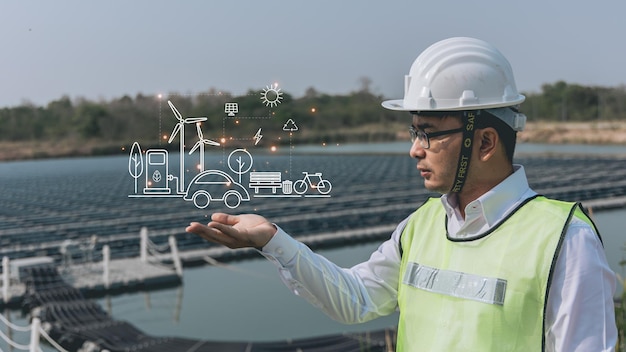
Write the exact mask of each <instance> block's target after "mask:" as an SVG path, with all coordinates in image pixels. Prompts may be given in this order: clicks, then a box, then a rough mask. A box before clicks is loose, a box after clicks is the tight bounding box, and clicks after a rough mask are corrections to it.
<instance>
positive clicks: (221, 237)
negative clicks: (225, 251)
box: [185, 222, 233, 246]
mask: <svg viewBox="0 0 626 352" xmlns="http://www.w3.org/2000/svg"><path fill="white" fill-rule="evenodd" d="M185 230H186V231H187V232H190V233H193V234H196V235H198V236H200V237H202V238H204V239H205V240H207V241H210V242H214V243H218V244H223V245H226V246H231V245H232V243H233V239H232V237H230V236H228V235H227V234H224V233H223V232H221V231H220V230H218V229H215V228H212V227H209V226H206V225H203V224H200V223H198V222H192V223H191V224H189V226H187V228H186V229H185Z"/></svg>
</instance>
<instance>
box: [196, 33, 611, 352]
mask: <svg viewBox="0 0 626 352" xmlns="http://www.w3.org/2000/svg"><path fill="white" fill-rule="evenodd" d="M524 99H525V98H524V96H523V95H520V94H519V93H518V92H517V88H516V86H515V82H514V79H513V74H512V70H511V67H510V65H509V63H508V61H507V60H506V58H505V57H504V56H503V55H502V54H501V53H500V52H499V51H498V50H497V49H495V48H494V47H493V46H491V45H490V44H488V43H486V42H483V41H480V40H477V39H473V38H450V39H447V40H443V41H440V42H438V43H435V44H434V45H432V46H430V47H429V48H427V49H426V50H425V51H424V52H423V53H422V54H421V55H420V56H419V57H418V58H417V59H416V60H415V62H414V63H413V65H412V67H411V70H410V73H409V75H407V76H406V78H405V95H404V99H402V100H393V101H386V102H384V103H383V106H384V107H386V108H388V109H393V110H404V111H409V112H411V114H412V116H413V124H412V126H411V129H410V132H411V137H412V140H413V146H412V148H411V150H410V155H411V156H412V157H414V158H415V159H417V169H418V170H419V173H420V175H421V176H422V177H423V178H424V185H425V187H426V188H427V189H429V190H432V191H437V192H440V193H442V194H443V195H442V197H441V198H436V199H435V198H431V199H429V200H428V201H427V202H426V203H424V204H423V205H422V206H421V207H419V208H418V209H417V210H416V211H415V212H414V213H413V214H411V215H410V216H409V217H408V218H407V219H405V220H404V221H403V222H401V223H400V224H399V225H398V227H397V229H396V230H395V231H394V233H393V234H392V235H391V238H390V239H389V240H388V241H386V242H384V243H383V244H382V245H381V246H380V247H379V248H378V250H377V251H376V252H374V253H373V254H372V256H371V257H370V259H369V260H368V261H366V262H364V263H361V264H358V265H356V266H354V267H352V268H350V269H342V268H338V267H337V266H335V265H334V264H333V263H331V262H329V261H328V260H326V259H325V258H323V257H321V256H318V255H316V254H314V253H313V252H312V251H311V250H310V249H308V248H307V247H306V246H305V245H303V244H302V243H299V242H297V241H295V240H294V239H292V238H291V237H289V235H287V234H286V233H285V232H284V231H282V230H281V229H280V228H279V227H277V226H275V225H273V224H271V223H270V222H268V221H267V220H266V219H264V218H263V217H261V216H258V215H239V216H233V215H227V214H214V215H213V216H212V218H211V220H212V221H211V222H210V223H209V224H208V226H204V225H201V224H199V223H192V224H191V225H190V226H189V227H188V228H187V231H189V232H193V233H196V234H198V235H200V236H202V237H203V238H205V239H207V240H209V241H213V242H216V243H221V244H224V245H226V246H228V247H231V248H237V247H254V248H257V249H259V250H260V251H261V253H262V254H263V255H264V256H266V257H267V258H268V259H270V260H271V261H273V262H274V263H275V264H276V265H277V266H278V268H279V273H280V275H281V276H282V278H283V280H284V282H285V283H286V284H287V285H288V286H289V287H290V288H292V290H293V291H294V292H295V293H296V294H298V295H300V296H302V297H304V298H306V299H307V300H308V301H309V302H311V303H312V304H314V305H316V306H318V307H320V309H322V310H323V311H324V312H325V313H326V314H328V315H329V316H331V317H332V318H334V319H336V320H338V321H342V322H345V323H357V322H363V321H367V320H370V319H374V318H376V317H379V316H383V315H387V314H390V313H392V312H394V311H395V310H396V309H399V311H400V321H399V324H398V340H397V349H398V350H399V351H540V350H543V351H611V350H613V349H614V346H615V343H616V334H617V333H616V328H615V318H614V308H613V293H614V290H615V275H614V274H613V272H612V271H611V270H610V269H609V267H608V264H607V262H606V258H605V255H604V251H603V248H602V244H601V241H600V237H599V235H598V232H597V229H596V228H595V226H594V225H593V223H592V222H591V220H589V218H588V217H587V216H586V215H585V213H584V212H583V211H582V208H581V207H580V205H578V204H574V203H565V202H559V201H554V200H549V199H546V198H545V197H541V196H538V195H537V194H536V193H535V192H534V191H533V190H531V189H530V188H529V186H528V182H527V179H526V175H525V172H524V168H523V167H522V166H521V165H514V164H513V163H512V159H513V152H514V149H515V138H516V132H517V131H520V130H522V129H523V128H524V125H525V121H526V117H525V116H524V115H523V114H521V113H519V112H518V110H517V107H518V105H519V104H520V103H521V102H523V101H524Z"/></svg>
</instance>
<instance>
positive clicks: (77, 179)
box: [0, 143, 626, 350]
mask: <svg viewBox="0 0 626 352" xmlns="http://www.w3.org/2000/svg"><path fill="white" fill-rule="evenodd" d="M554 149H555V147H553V146H542V145H523V144H522V145H520V148H519V152H520V158H522V162H523V163H524V164H525V165H527V171H528V173H529V180H530V181H531V185H533V187H535V185H536V186H537V187H540V188H542V189H545V190H546V193H547V194H549V192H551V191H553V190H554V191H555V192H556V193H555V194H556V195H559V196H561V195H565V196H566V197H567V195H571V196H572V197H580V199H585V197H593V196H594V195H593V194H591V195H587V193H580V190H576V191H575V192H574V193H567V192H569V191H570V190H567V192H565V191H566V190H562V189H561V188H559V187H556V186H554V185H552V184H548V183H546V182H544V181H543V180H544V179H545V178H547V177H548V176H551V175H546V174H551V173H552V174H553V173H555V172H556V173H557V174H558V175H557V176H558V178H559V179H563V180H567V182H566V183H568V184H571V183H573V184H576V185H584V187H582V188H581V189H582V190H586V189H595V188H597V189H601V187H600V186H601V185H598V186H597V187H596V185H595V184H594V182H596V183H599V184H601V183H603V182H604V180H606V179H607V178H610V176H611V175H612V174H615V173H616V171H611V170H622V169H625V168H626V165H625V164H624V163H625V161H624V160H623V159H621V158H617V159H614V160H613V159H607V160H604V161H602V162H597V163H596V162H594V161H593V160H591V161H585V162H583V163H579V164H582V165H577V163H576V162H574V163H572V162H571V161H572V160H574V161H576V160H579V159H569V157H566V158H565V159H556V160H552V159H550V160H549V162H548V163H549V164H546V161H542V160H539V161H536V160H535V159H524V158H525V157H524V154H525V153H528V154H549V155H552V154H554V153H557V154H560V153H566V154H576V155H578V154H587V155H592V158H598V159H601V158H605V157H607V156H608V157H610V158H614V157H617V156H622V155H624V154H625V153H624V152H625V151H626V150H625V149H626V148H624V147H606V146H598V147H591V146H567V147H566V148H565V149H566V150H565V151H564V150H563V149H560V151H555V150H554ZM556 149H559V148H556ZM407 151H408V145H407V144H406V143H391V144H375V145H346V146H343V145H340V146H328V147H321V146H308V147H298V150H297V152H295V153H294V155H293V157H292V155H287V154H282V155H267V156H260V157H259V158H258V159H255V162H257V165H258V167H259V168H260V169H263V170H276V169H280V170H285V171H289V172H290V173H293V174H300V171H301V170H302V169H305V170H306V169H307V168H309V170H311V171H314V170H319V171H323V172H324V174H325V175H327V177H332V180H333V194H332V198H330V199H308V200H292V199H285V200H281V201H271V200H263V202H261V201H257V202H256V203H254V204H252V203H253V202H250V203H251V204H249V205H246V206H245V207H242V208H241V210H242V211H255V212H260V213H262V214H263V215H266V216H268V217H270V218H271V219H285V221H286V223H285V224H286V228H288V229H289V230H290V231H289V232H291V233H292V234H297V233H299V232H301V231H302V229H303V228H304V229H308V230H309V231H312V232H315V231H320V232H323V231H332V230H334V229H336V228H339V226H346V225H347V226H350V224H354V223H361V222H363V223H365V222H367V221H370V222H372V221H373V222H374V223H377V222H385V223H395V222H397V221H398V219H401V218H403V217H404V216H405V214H408V212H409V211H410V209H413V208H414V207H415V206H416V205H418V204H419V202H420V199H421V198H419V197H418V196H427V194H425V193H423V192H422V190H420V181H419V179H418V177H417V176H416V171H415V169H414V168H415V165H414V162H413V161H412V160H411V159H410V158H409V157H408V156H407V154H406V153H407ZM306 153H313V154H312V155H308V154H306ZM329 154H333V155H335V156H334V157H333V158H328V155H329ZM378 154H381V155H378ZM388 154H393V155H391V156H390V155H388ZM583 160H584V159H583ZM207 161H208V164H209V165H220V164H222V165H223V162H224V156H223V155H221V154H216V155H210V154H208V155H207ZM292 167H293V171H292V170H291V168H292ZM581 168H582V169H585V170H588V169H592V170H593V171H594V173H600V172H603V171H604V172H605V173H604V174H602V175H603V176H602V177H596V178H597V180H595V181H594V177H593V176H594V175H591V177H589V176H587V175H583V172H581V171H579V170H580V169H581ZM610 168H613V169H610ZM172 169H173V170H177V169H176V164H175V163H173V165H172ZM389 170H394V172H389ZM607 170H608V171H607ZM533 175H536V176H533ZM579 176H580V177H581V178H575V177H579ZM614 176H615V181H614V182H620V181H619V180H620V179H623V177H622V176H621V175H617V174H616V175H614ZM132 186H133V185H132V179H131V178H130V177H129V174H128V157H126V156H114V157H100V158H77V159H59V160H41V161H23V162H5V163H0V188H1V192H2V193H1V194H2V196H0V239H3V238H4V239H9V238H11V239H12V240H15V241H17V240H22V239H25V238H30V237H35V236H41V237H40V238H42V239H45V240H47V241H62V240H63V239H65V238H84V237H88V236H91V235H92V234H94V233H97V234H98V235H99V236H100V238H101V239H102V240H103V241H104V240H107V238H112V237H114V236H118V235H119V234H132V233H135V234H136V233H138V229H139V228H140V227H141V226H142V225H145V224H149V225H150V229H151V230H153V229H154V230H155V232H156V231H157V230H158V231H162V232H168V231H174V233H176V231H178V232H179V234H178V235H177V236H180V240H181V243H182V245H184V243H189V246H192V245H193V246H197V242H193V240H194V239H187V237H186V236H185V234H182V233H180V232H182V229H183V228H184V226H185V224H186V223H188V222H189V221H190V220H201V219H205V218H206V217H207V216H208V213H209V212H208V211H207V210H201V209H196V208H194V207H193V205H191V204H189V203H186V202H183V201H181V200H180V199H129V197H128V195H129V194H130V193H132V188H133V187H132ZM618 191H619V192H622V191H621V190H618ZM576 192H579V193H576ZM379 193H384V194H385V195H386V197H383V196H380V197H379V196H377V194H379ZM364 195H365V197H364ZM390 195H393V197H392V199H391V204H393V203H395V202H399V203H406V209H401V211H394V212H387V213H385V214H383V216H381V217H378V218H373V217H372V214H369V213H366V212H365V211H363V212H361V213H363V214H361V216H362V217H358V216H359V215H358V214H357V215H354V214H345V215H341V216H338V217H327V216H326V215H331V213H332V212H339V210H341V209H349V208H353V207H359V208H355V209H363V210H365V209H368V207H389V206H390V205H389V203H388V201H389V199H387V198H389V197H390ZM617 196H622V193H619V194H617ZM302 212H317V213H318V214H320V219H317V220H307V221H302V220H298V218H297V215H298V213H302ZM286 214H293V215H289V216H286ZM355 216H357V217H355ZM291 217H295V219H296V220H289V218H291ZM625 217H626V209H614V210H606V211H596V212H594V220H595V221H596V224H597V225H598V227H599V229H600V231H601V233H602V235H603V238H604V243H605V249H606V253H607V257H608V259H609V263H610V265H611V268H612V269H613V270H614V271H616V272H618V273H620V274H621V275H624V271H623V269H622V268H621V267H620V266H619V262H620V261H621V260H623V259H624V257H625V256H626V255H625V252H624V250H623V246H624V243H625V242H626V236H625V235H624V232H623V219H624V218H625ZM277 222H279V223H281V225H282V221H277ZM53 229H54V230H53ZM324 229H326V230H324ZM107 236H108V237H107ZM182 240H188V242H184V241H182ZM377 245H378V243H368V244H363V245H356V246H349V247H343V248H336V249H325V250H321V251H320V253H322V254H323V255H325V256H327V257H329V258H330V259H331V260H333V261H335V262H336V263H338V264H340V265H343V266H351V265H353V264H355V263H358V262H360V261H363V260H365V259H367V257H368V256H369V254H370V253H371V252H372V251H373V250H375V248H376V247H377ZM5 247H7V248H5ZM8 247H9V246H3V248H1V249H2V250H3V251H5V252H4V253H5V254H4V255H7V253H12V252H10V249H9V248H8ZM183 249H184V248H183ZM133 250H134V249H133ZM183 280H184V285H183V286H181V287H174V288H167V289H161V290H155V291H151V292H136V293H130V294H121V295H117V296H112V297H105V298H101V299H98V300H97V301H98V303H100V304H101V305H102V306H103V307H104V308H105V309H106V310H107V311H109V312H110V314H111V315H112V316H113V317H114V318H115V319H117V320H126V321H129V322H130V323H132V324H134V325H135V326H137V327H138V328H140V329H141V330H143V331H145V332H147V333H149V334H153V335H157V336H180V337H189V338H196V339H207V340H232V341H237V340H251V341H272V340H283V339H294V338H300V337H311V336H320V335H325V334H335V333H338V332H348V331H366V330H372V329H379V328H384V327H389V326H392V325H395V323H396V320H397V316H396V315H392V316H390V317H386V318H382V319H378V320H375V321H373V322H369V323H367V324H362V325H354V326H346V325H342V324H339V323H336V322H334V321H332V320H330V319H329V318H327V317H326V316H325V315H324V314H323V313H321V312H319V311H318V310H317V309H315V308H313V307H312V306H310V305H309V304H308V303H307V302H306V301H304V300H302V299H301V298H299V297H296V296H294V295H293V294H292V293H291V292H290V291H289V290H288V289H287V288H286V287H285V286H284V285H283V284H282V282H281V281H280V279H279V277H278V275H277V273H276V269H275V267H274V266H273V265H271V264H270V263H269V262H267V261H266V260H264V259H254V260H247V261H241V262H233V263H229V264H226V265H224V266H204V267H196V268H188V269H186V270H185V272H184V279H183ZM4 314H5V316H8V317H9V318H10V319H11V321H13V322H14V323H17V324H21V325H24V324H26V323H27V317H24V316H22V315H21V312H19V311H16V310H5V312H4ZM0 326H1V325H0ZM4 331H6V330H4ZM15 338H16V340H18V341H27V340H28V337H27V336H26V337H22V338H20V337H18V336H15ZM0 349H2V350H8V347H7V346H6V345H2V343H0Z"/></svg>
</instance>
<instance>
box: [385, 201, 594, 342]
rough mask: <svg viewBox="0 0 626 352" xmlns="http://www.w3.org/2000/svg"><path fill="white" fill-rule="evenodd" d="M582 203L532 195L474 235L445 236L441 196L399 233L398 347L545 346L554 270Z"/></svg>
mask: <svg viewBox="0 0 626 352" xmlns="http://www.w3.org/2000/svg"><path fill="white" fill-rule="evenodd" d="M572 216H575V217H577V218H580V219H582V220H584V221H585V222H587V223H588V224H590V225H591V226H592V227H593V228H594V231H595V232H596V233H598V231H597V229H596V228H595V226H594V225H593V223H592V222H591V220H590V219H589V218H588V217H587V216H586V215H585V213H584V211H583V210H582V206H580V204H576V203H566V202H560V201H555V200H550V199H547V198H545V197H541V196H538V197H533V198H531V199H528V200H527V201H526V202H524V204H522V205H520V206H519V207H518V208H517V209H516V210H515V211H513V212H512V213H511V214H510V215H508V216H507V217H506V218H505V219H504V220H502V222H500V223H499V224H497V225H496V226H494V228H493V229H491V230H489V231H488V232H486V233H484V234H483V235H482V236H480V237H479V238H474V239H472V240H462V239H453V238H449V237H448V236H447V230H446V223H447V218H446V213H445V210H444V208H443V205H442V204H441V200H440V199H439V198H432V199H430V200H428V201H427V202H426V203H425V204H424V205H423V206H421V207H420V208H419V209H418V210H416V211H415V213H414V214H413V215H411V217H410V219H409V221H408V222H407V225H406V227H405V229H404V231H403V232H402V236H401V239H400V244H401V253H402V263H401V267H400V280H399V282H400V284H399V288H398V306H399V310H400V321H399V324H398V341H397V351H411V352H414V351H429V352H432V351H464V352H465V351H480V352H485V351H524V352H527V351H542V350H543V349H544V345H545V340H544V330H545V309H546V301H547V296H548V289H549V287H550V279H551V276H552V271H553V268H554V265H555V262H556V258H557V256H558V253H559V249H560V246H561V243H562V241H563V238H564V236H565V232H566V230H567V225H568V223H569V222H570V220H571V218H572Z"/></svg>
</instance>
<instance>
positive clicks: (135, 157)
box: [128, 142, 143, 194]
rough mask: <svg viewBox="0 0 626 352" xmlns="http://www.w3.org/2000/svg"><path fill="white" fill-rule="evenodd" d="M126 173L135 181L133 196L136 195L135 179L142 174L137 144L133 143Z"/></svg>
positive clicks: (139, 149) (139, 150) (139, 151)
mask: <svg viewBox="0 0 626 352" xmlns="http://www.w3.org/2000/svg"><path fill="white" fill-rule="evenodd" d="M128 173H130V175H131V176H132V177H133V178H134V179H135V194H137V179H138V178H139V177H141V175H142V174H143V155H141V147H140V146H139V143H137V142H135V143H133V146H132V148H130V156H129V157H128Z"/></svg>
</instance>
